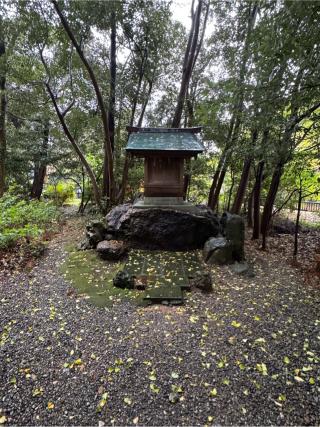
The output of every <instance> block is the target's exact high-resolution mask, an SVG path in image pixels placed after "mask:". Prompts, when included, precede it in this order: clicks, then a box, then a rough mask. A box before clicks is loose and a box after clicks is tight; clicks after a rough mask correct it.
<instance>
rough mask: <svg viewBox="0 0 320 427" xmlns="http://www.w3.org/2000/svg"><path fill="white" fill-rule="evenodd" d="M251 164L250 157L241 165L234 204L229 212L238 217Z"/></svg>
mask: <svg viewBox="0 0 320 427" xmlns="http://www.w3.org/2000/svg"><path fill="white" fill-rule="evenodd" d="M251 163H252V159H251V157H248V158H247V159H245V161H244V163H243V168H242V173H241V178H240V182H239V186H238V190H237V194H236V196H235V199H234V202H233V205H232V209H231V212H232V213H233V214H237V215H238V214H239V212H240V209H241V205H242V202H243V198H244V195H245V192H246V188H247V184H248V179H249V173H250V168H251Z"/></svg>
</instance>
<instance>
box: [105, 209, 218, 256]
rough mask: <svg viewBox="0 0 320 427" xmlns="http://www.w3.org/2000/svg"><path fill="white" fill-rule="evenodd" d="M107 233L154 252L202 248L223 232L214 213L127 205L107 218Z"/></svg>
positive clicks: (112, 212) (208, 210)
mask: <svg viewBox="0 0 320 427" xmlns="http://www.w3.org/2000/svg"><path fill="white" fill-rule="evenodd" d="M106 222H107V230H108V232H111V233H112V234H114V235H115V236H116V238H118V239H125V240H129V241H131V242H132V243H134V244H135V245H137V246H140V247H149V248H151V249H157V248H158V249H169V250H183V249H195V248H201V247H203V245H204V243H205V241H206V240H207V239H208V238H209V237H211V236H217V235H218V234H219V231H220V223H219V220H218V217H217V216H216V215H215V214H214V213H213V212H212V210H211V209H209V208H206V207H202V208H194V209H193V211H192V212H186V211H178V210H174V209H161V208H152V209H139V208H134V207H133V206H132V205H131V204H124V205H120V206H117V207H115V208H114V209H112V210H111V211H110V212H109V214H108V215H107V217H106Z"/></svg>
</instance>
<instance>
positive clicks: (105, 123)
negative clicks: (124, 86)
mask: <svg viewBox="0 0 320 427" xmlns="http://www.w3.org/2000/svg"><path fill="white" fill-rule="evenodd" d="M50 1H51V2H52V4H53V5H54V8H55V10H56V12H57V14H58V15H59V18H60V21H61V23H62V26H63V28H64V29H65V31H66V33H67V34H68V36H69V38H70V40H71V42H72V44H73V46H74V47H75V49H76V51H77V53H78V55H79V57H80V59H81V61H82V63H83V65H84V66H85V68H86V70H87V72H88V74H89V77H90V80H91V83H92V85H93V88H94V91H95V94H96V98H97V102H98V105H99V108H100V112H101V120H102V124H103V132H104V147H105V153H106V156H107V163H108V197H109V199H110V201H111V202H112V201H113V200H114V176H113V153H112V147H111V141H110V134H109V121H108V114H107V110H106V108H105V105H104V102H103V97H102V93H101V91H100V87H99V85H98V81H97V78H96V75H95V73H94V71H93V69H92V67H91V65H90V64H89V62H88V61H87V59H86V57H85V55H84V52H83V51H82V49H81V47H80V45H79V43H78V42H77V40H76V38H75V36H74V34H73V32H72V30H71V28H70V26H69V24H68V21H67V20H66V18H65V17H64V15H63V13H62V12H61V10H60V7H59V5H58V2H57V0H50ZM78 148H79V147H78ZM79 150H80V149H79ZM80 151H81V150H80ZM81 154H82V153H81ZM88 166H89V165H88ZM85 167H86V169H87V166H85ZM89 168H90V166H89ZM90 170H91V168H90ZM87 171H88V169H87ZM91 172H92V171H91ZM88 173H89V172H88ZM92 178H94V179H95V177H94V175H93V177H92ZM104 179H106V177H104ZM94 191H96V190H95V189H94ZM96 196H98V194H96V195H95V198H96ZM98 199H99V203H100V192H99V197H98Z"/></svg>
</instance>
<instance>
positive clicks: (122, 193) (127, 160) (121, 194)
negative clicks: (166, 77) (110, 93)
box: [117, 56, 152, 203]
mask: <svg viewBox="0 0 320 427" xmlns="http://www.w3.org/2000/svg"><path fill="white" fill-rule="evenodd" d="M145 61H146V56H144V57H143V58H142V61H141V65H140V71H139V79H138V85H137V89H136V93H135V97H134V100H133V104H132V109H131V118H130V124H129V125H130V126H133V123H134V116H135V112H136V108H137V104H138V97H139V93H140V90H141V84H142V79H143V76H144V71H145ZM151 90H152V86H151V88H150V86H149V91H150V93H151ZM143 114H144V113H143ZM140 119H141V123H142V120H143V116H142V117H141V115H140ZM140 119H139V122H140ZM130 163H131V157H130V156H129V155H128V154H126V157H125V161H124V165H123V171H122V180H121V187H120V191H119V194H118V196H117V201H118V202H119V203H123V200H124V197H125V194H126V187H127V182H128V173H129V168H130Z"/></svg>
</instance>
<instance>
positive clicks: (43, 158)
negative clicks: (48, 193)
mask: <svg viewBox="0 0 320 427" xmlns="http://www.w3.org/2000/svg"><path fill="white" fill-rule="evenodd" d="M48 143H49V120H47V121H46V122H45V124H44V129H43V139H42V145H41V151H40V158H39V159H37V161H36V162H35V166H34V176H33V183H32V188H31V193H30V197H31V198H32V199H38V200H40V197H41V195H42V190H43V184H44V179H45V176H46V172H47V155H48Z"/></svg>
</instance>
